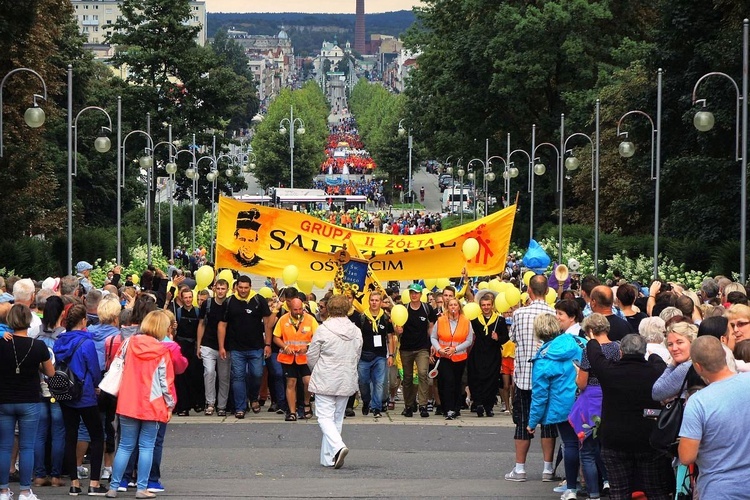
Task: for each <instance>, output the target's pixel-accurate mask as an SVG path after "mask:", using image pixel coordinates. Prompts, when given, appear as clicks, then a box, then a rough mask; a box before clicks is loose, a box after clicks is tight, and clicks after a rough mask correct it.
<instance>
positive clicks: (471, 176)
mask: <svg viewBox="0 0 750 500" xmlns="http://www.w3.org/2000/svg"><path fill="white" fill-rule="evenodd" d="M479 161H482V160H479ZM466 170H468V171H469V174H468V175H467V176H466V177H467V178H468V179H469V181H471V184H472V186H473V188H472V193H471V194H472V198H473V200H474V220H477V183H476V182H474V166H473V165H472V164H471V161H469V163H467V164H466ZM460 196H461V205H462V206H461V212H462V213H463V201H464V191H463V185H462V186H461V194H460Z"/></svg>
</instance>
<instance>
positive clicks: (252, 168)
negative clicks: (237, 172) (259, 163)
mask: <svg viewBox="0 0 750 500" xmlns="http://www.w3.org/2000/svg"><path fill="white" fill-rule="evenodd" d="M250 170H251V171H252V170H255V163H251V164H250Z"/></svg>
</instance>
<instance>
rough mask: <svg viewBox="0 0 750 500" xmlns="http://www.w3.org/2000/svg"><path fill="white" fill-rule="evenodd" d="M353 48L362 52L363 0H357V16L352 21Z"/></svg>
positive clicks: (363, 34) (363, 42) (363, 29)
mask: <svg viewBox="0 0 750 500" xmlns="http://www.w3.org/2000/svg"><path fill="white" fill-rule="evenodd" d="M354 50H356V51H357V52H359V53H360V54H364V53H365V50H366V47H365V0H357V17H356V20H355V22H354Z"/></svg>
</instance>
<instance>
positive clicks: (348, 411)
mask: <svg viewBox="0 0 750 500" xmlns="http://www.w3.org/2000/svg"><path fill="white" fill-rule="evenodd" d="M344 416H345V417H355V416H357V414H356V413H354V408H347V409H346V411H345V412H344Z"/></svg>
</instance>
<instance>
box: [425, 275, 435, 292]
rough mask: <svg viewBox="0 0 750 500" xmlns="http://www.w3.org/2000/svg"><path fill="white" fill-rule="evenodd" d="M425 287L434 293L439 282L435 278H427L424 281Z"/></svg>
mask: <svg viewBox="0 0 750 500" xmlns="http://www.w3.org/2000/svg"><path fill="white" fill-rule="evenodd" d="M424 286H425V288H427V289H428V290H430V291H432V289H433V288H435V286H437V280H436V279H435V278H426V279H425V280H424Z"/></svg>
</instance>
